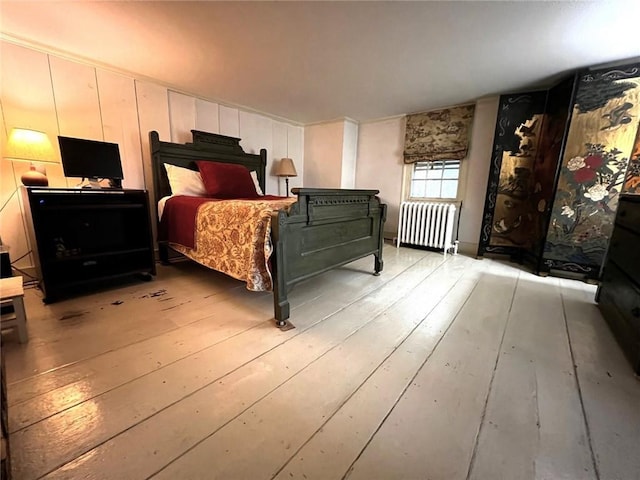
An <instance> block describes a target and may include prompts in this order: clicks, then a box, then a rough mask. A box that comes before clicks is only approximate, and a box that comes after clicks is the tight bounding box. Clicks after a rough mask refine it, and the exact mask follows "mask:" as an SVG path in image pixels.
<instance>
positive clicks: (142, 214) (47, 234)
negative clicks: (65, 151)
mask: <svg viewBox="0 0 640 480" xmlns="http://www.w3.org/2000/svg"><path fill="white" fill-rule="evenodd" d="M23 192H24V197H25V198H24V200H25V205H28V207H29V208H28V215H27V217H28V223H29V224H30V225H29V226H30V230H31V231H30V234H31V235H30V236H31V246H32V249H33V253H34V257H35V267H36V271H37V274H38V277H39V278H40V280H41V288H42V291H43V292H44V301H45V302H47V303H50V302H53V301H56V300H57V299H59V298H62V297H67V296H69V295H71V294H74V293H78V292H80V291H81V290H85V289H86V288H87V287H89V288H90V287H91V286H95V285H97V284H98V283H99V282H104V281H106V280H111V279H114V278H118V277H124V276H128V275H134V274H143V275H144V276H145V277H146V278H150V277H149V275H150V274H152V275H155V273H156V269H155V258H154V252H153V238H152V234H151V219H150V217H149V197H148V194H147V191H146V190H123V189H83V188H40V187H25V188H24V189H23Z"/></svg>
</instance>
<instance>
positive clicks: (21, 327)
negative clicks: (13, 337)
mask: <svg viewBox="0 0 640 480" xmlns="http://www.w3.org/2000/svg"><path fill="white" fill-rule="evenodd" d="M13 307H14V308H15V310H16V312H15V313H16V328H17V329H18V338H19V339H20V343H25V342H28V341H29V334H28V333H27V315H26V313H25V311H24V300H23V298H22V297H16V298H14V299H13Z"/></svg>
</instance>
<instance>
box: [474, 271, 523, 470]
mask: <svg viewBox="0 0 640 480" xmlns="http://www.w3.org/2000/svg"><path fill="white" fill-rule="evenodd" d="M520 276H521V272H518V277H517V279H516V284H515V286H514V288H513V294H512V296H511V303H510V305H509V311H508V312H507V321H506V322H505V323H504V329H503V330H502V338H500V344H499V345H498V352H497V354H496V361H495V363H494V365H493V372H491V380H490V381H489V388H488V389H487V396H486V397H485V400H484V406H483V408H482V415H481V416H480V423H479V425H478V431H477V433H476V439H475V442H474V445H473V451H472V452H471V459H470V461H469V468H468V470H467V475H466V477H465V478H466V480H469V479H470V478H471V472H472V471H473V466H474V464H475V462H476V456H477V453H478V442H479V441H480V435H481V434H482V429H483V427H484V423H485V417H486V415H487V406H488V405H489V398H490V397H491V392H492V390H493V381H494V380H495V377H496V370H497V369H498V363H500V352H501V351H502V345H503V343H504V338H505V336H506V334H507V329H508V328H509V323H510V320H511V310H512V308H513V302H514V301H515V298H516V292H517V291H518V284H519V283H520Z"/></svg>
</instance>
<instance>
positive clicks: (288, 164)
mask: <svg viewBox="0 0 640 480" xmlns="http://www.w3.org/2000/svg"><path fill="white" fill-rule="evenodd" d="M275 174H276V175H277V176H278V177H285V183H286V184H287V197H288V196H289V177H297V176H298V172H296V166H295V165H294V164H293V160H292V159H290V158H283V159H281V160H280V163H278V166H277V167H276V171H275Z"/></svg>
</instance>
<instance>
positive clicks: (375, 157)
mask: <svg viewBox="0 0 640 480" xmlns="http://www.w3.org/2000/svg"><path fill="white" fill-rule="evenodd" d="M404 127H405V117H404V116H402V117H394V118H391V119H386V120H379V121H374V122H364V123H361V124H360V129H359V130H360V133H359V136H358V156H357V165H356V188H365V189H377V190H380V198H381V200H382V201H383V202H384V203H386V204H387V221H386V223H385V226H384V230H385V237H387V238H393V237H394V236H395V235H396V233H397V231H398V214H399V206H400V201H401V198H402V167H403V163H402V152H403V151H404Z"/></svg>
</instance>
